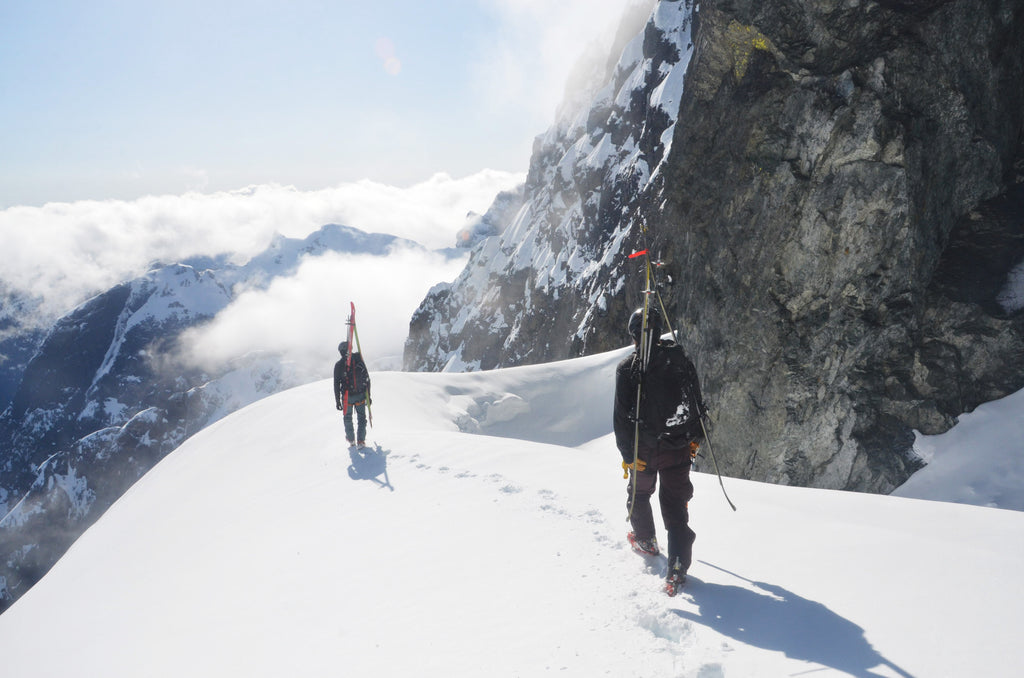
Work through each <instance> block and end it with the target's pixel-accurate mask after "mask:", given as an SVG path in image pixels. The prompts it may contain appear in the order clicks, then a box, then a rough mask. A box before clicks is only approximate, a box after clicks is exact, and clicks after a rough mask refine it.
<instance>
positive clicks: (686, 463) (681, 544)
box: [626, 450, 697, 572]
mask: <svg viewBox="0 0 1024 678" xmlns="http://www.w3.org/2000/svg"><path fill="white" fill-rule="evenodd" d="M640 458H641V459H643V460H644V461H646V462H647V468H646V469H644V470H643V471H641V472H640V473H636V472H635V471H630V473H636V503H635V505H633V507H632V513H631V514H630V523H631V524H632V526H633V533H634V534H635V535H636V536H637V538H638V539H650V538H652V537H654V514H653V512H652V511H651V497H652V496H653V495H654V487H655V485H656V484H657V482H658V477H659V476H660V477H661V488H660V490H659V491H658V501H659V502H660V504H661V518H662V520H664V521H665V531H666V532H667V533H668V560H669V563H670V564H671V563H673V562H674V561H675V558H677V557H678V558H679V560H680V561H681V562H682V566H683V571H684V572H685V571H686V570H688V569H689V567H690V563H691V561H692V560H693V541H694V539H696V537H697V535H696V534H695V533H694V531H693V530H691V529H690V526H689V524H688V523H689V521H690V514H689V511H688V510H687V507H686V504H687V502H688V501H690V499H692V498H693V483H691V482H690V452H689V450H686V451H683V450H655V451H653V452H649V453H646V454H641V455H640ZM626 491H627V495H626V509H627V510H628V509H629V508H630V504H632V503H633V479H632V478H630V480H629V485H628V486H627V488H626Z"/></svg>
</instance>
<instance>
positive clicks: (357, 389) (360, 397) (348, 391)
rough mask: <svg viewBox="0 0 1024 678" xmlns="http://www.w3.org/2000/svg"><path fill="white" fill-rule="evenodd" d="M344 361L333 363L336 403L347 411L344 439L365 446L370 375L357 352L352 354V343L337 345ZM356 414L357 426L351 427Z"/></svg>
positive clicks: (352, 443)
mask: <svg viewBox="0 0 1024 678" xmlns="http://www.w3.org/2000/svg"><path fill="white" fill-rule="evenodd" d="M338 352H339V353H341V360H339V361H338V362H336V363H334V402H335V404H336V405H337V408H338V409H339V410H341V411H342V412H344V415H345V417H344V419H345V439H346V440H347V441H348V444H349V445H350V446H351V445H356V446H358V447H363V446H365V445H366V406H367V404H369V403H371V402H372V400H371V399H370V372H369V370H367V369H366V363H365V362H364V361H363V356H362V354H361V353H359V352H358V351H355V352H352V353H350V352H349V342H347V341H343V342H341V343H340V344H338ZM353 409H354V410H355V412H356V419H357V422H356V423H357V426H358V428H357V427H354V426H353V425H352V410H353Z"/></svg>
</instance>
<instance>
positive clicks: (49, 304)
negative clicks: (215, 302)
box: [0, 170, 525, 366]
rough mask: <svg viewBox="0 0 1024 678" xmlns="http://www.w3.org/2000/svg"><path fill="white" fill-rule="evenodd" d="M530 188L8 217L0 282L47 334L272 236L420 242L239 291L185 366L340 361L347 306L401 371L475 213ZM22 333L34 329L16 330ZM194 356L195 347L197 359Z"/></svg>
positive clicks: (274, 192)
mask: <svg viewBox="0 0 1024 678" xmlns="http://www.w3.org/2000/svg"><path fill="white" fill-rule="evenodd" d="M524 179H525V177H524V175H522V174H519V173H510V172H501V171H494V170H484V171H481V172H478V173H476V174H473V175H470V176H467V177H462V178H453V177H451V176H448V175H446V174H437V175H435V176H433V177H431V178H430V179H428V180H426V181H423V182H420V183H417V184H414V185H412V186H408V187H396V186H389V185H385V184H381V183H375V182H371V181H359V182H353V183H346V184H341V185H338V186H335V187H333V188H326V189H322V190H314V191H302V190H297V189H295V188H293V187H289V186H278V185H261V186H251V187H248V188H245V189H242V190H238V191H228V192H218V193H209V194H204V193H187V194H184V195H162V196H148V197H143V198H139V199H137V200H131V201H119V200H104V201H78V202H71V203H49V204H46V205H44V206H42V207H11V208H8V209H5V210H2V211H0V251H3V252H4V253H5V257H4V258H5V264H4V266H3V269H2V271H0V282H2V283H3V285H4V286H6V288H7V289H9V290H15V291H19V292H22V293H24V294H27V295H30V296H31V297H33V298H36V299H38V300H39V301H40V305H39V309H38V313H39V323H40V324H41V325H43V324H46V323H48V322H52V321H53V319H54V318H56V317H58V316H59V315H61V314H63V313H66V312H68V311H70V310H71V309H73V308H74V307H75V306H77V305H78V304H80V303H81V302H83V301H85V300H86V299H88V298H89V297H91V296H93V295H95V294H98V293H100V292H102V291H104V290H106V289H109V288H110V287H112V286H113V285H116V284H117V283H119V282H122V281H124V280H129V279H132V278H134V277H137V276H139V275H141V274H143V273H145V272H146V271H147V270H149V269H150V268H151V267H153V266H154V265H156V264H158V263H159V264H169V263H174V262H178V261H181V260H185V259H188V258H191V257H196V256H203V255H205V256H220V255H227V256H229V257H230V259H231V260H232V261H233V262H235V263H244V262H245V261H247V260H248V259H249V258H251V257H252V256H254V255H256V254H258V253H259V252H261V251H262V250H264V249H265V248H266V247H267V245H268V244H269V243H270V242H271V240H272V238H273V237H274V235H275V234H276V233H280V234H281V235H284V236H287V237H293V238H302V237H305V236H307V235H309V234H310V233H312V232H314V231H316V230H318V229H319V228H320V227H321V226H323V225H325V224H328V223H337V224H342V225H345V226H351V227H353V228H358V229H360V230H363V231H366V232H369V233H387V234H390V235H395V236H398V237H400V238H405V239H408V240H412V241H415V242H417V243H419V244H421V245H423V247H424V248H426V249H424V250H420V249H415V248H408V247H399V248H396V249H394V250H393V251H392V252H391V254H390V255H389V256H387V257H379V256H370V255H339V254H333V253H332V254H329V255H326V256H321V257H310V258H308V259H306V260H305V261H303V263H302V264H301V265H300V267H299V268H298V270H297V271H296V272H295V273H294V274H293V275H291V276H289V277H287V278H282V279H279V280H277V281H275V282H274V283H273V284H272V285H270V286H269V287H268V288H266V289H262V290H248V291H242V292H241V293H240V294H239V295H238V296H237V298H236V300H235V301H234V302H233V303H232V304H231V305H230V306H228V307H227V308H226V309H224V311H222V312H221V313H220V314H219V315H218V316H217V317H216V318H215V319H214V320H213V322H212V323H210V324H209V325H207V326H205V327H203V328H202V329H199V330H197V331H195V332H193V333H190V334H189V338H190V339H191V340H193V343H192V346H193V348H194V349H195V350H193V351H191V352H190V353H191V355H192V356H193V359H194V360H195V361H197V362H200V363H202V364H204V366H211V363H218V362H220V361H223V360H228V359H231V358H232V357H236V356H239V355H243V354H245V353H248V352H252V351H271V352H274V353H278V354H281V355H282V356H284V357H285V359H287V360H301V361H305V362H310V361H313V362H314V363H317V364H319V362H322V361H323V360H325V359H329V357H330V356H333V355H335V353H334V352H335V347H336V346H337V343H338V341H339V339H340V337H341V336H343V334H344V331H345V325H344V319H345V317H347V313H348V308H349V302H350V301H354V302H355V303H356V305H357V308H358V309H359V310H360V325H359V328H360V339H361V341H362V343H363V345H364V349H365V350H366V351H367V353H368V356H369V357H370V358H376V359H377V360H378V361H384V362H387V363H388V365H390V366H393V365H394V364H395V357H396V356H400V355H401V350H402V346H403V344H404V341H405V337H406V334H407V332H408V323H409V319H410V317H411V315H412V313H413V311H414V310H415V309H416V307H417V306H418V305H419V303H420V301H422V299H423V297H424V296H425V295H426V292H427V291H428V290H429V289H430V287H431V286H433V285H435V284H437V283H439V282H443V281H450V280H452V279H454V278H455V276H456V275H457V274H458V272H459V271H460V270H461V268H462V267H463V266H464V265H465V261H466V259H465V257H464V256H463V257H456V258H451V257H448V256H444V255H442V254H440V253H438V252H435V251H434V250H439V249H443V248H449V247H452V246H454V244H455V239H456V234H457V232H458V230H459V229H460V228H462V227H463V226H464V225H465V223H466V219H467V215H468V214H469V213H470V212H475V213H480V214H482V213H483V212H485V211H486V210H487V208H488V207H489V206H490V204H491V202H492V201H493V200H494V197H495V196H496V195H497V193H499V192H500V191H503V190H508V189H510V188H513V187H515V186H516V185H518V184H519V183H521V182H522V181H523V180H524ZM19 320H20V321H21V322H22V323H23V324H26V325H28V324H31V322H32V319H29V318H20V319H19ZM198 347H201V349H200V348H198Z"/></svg>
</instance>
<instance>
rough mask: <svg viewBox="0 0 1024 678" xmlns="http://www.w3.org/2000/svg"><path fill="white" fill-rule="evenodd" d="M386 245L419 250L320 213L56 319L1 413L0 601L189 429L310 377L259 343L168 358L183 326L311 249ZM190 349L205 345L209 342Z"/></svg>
mask: <svg viewBox="0 0 1024 678" xmlns="http://www.w3.org/2000/svg"><path fill="white" fill-rule="evenodd" d="M396 248H404V249H406V250H408V249H411V248H419V249H420V250H422V249H423V248H422V247H420V246H419V245H417V244H416V243H412V242H411V241H407V240H403V239H400V238H396V237H395V236H390V235H384V234H369V233H364V232H362V231H359V230H357V229H353V228H349V227H346V226H340V225H337V224H329V225H327V226H324V227H322V228H321V229H320V230H318V231H316V232H314V233H312V234H310V235H309V236H308V237H306V238H301V239H300V238H285V237H281V236H279V237H277V238H275V239H274V240H273V242H272V243H271V245H270V246H269V247H268V248H267V249H266V250H265V251H264V252H263V253H261V254H259V255H257V256H255V257H254V258H252V259H251V260H250V261H248V262H247V263H245V264H244V265H232V264H229V263H226V262H225V261H223V260H216V259H210V260H207V261H196V262H194V263H206V264H219V265H220V268H217V269H205V270H204V269H199V268H195V267H194V266H189V265H186V264H171V265H157V266H155V267H154V268H153V269H152V270H151V271H149V272H148V273H147V274H145V275H143V276H140V277H138V278H136V279H134V280H130V281H127V282H124V283H122V284H120V285H117V286H115V287H114V288H112V289H110V290H107V291H106V292H104V293H102V294H99V295H97V296H95V297H93V298H92V299H90V300H88V301H86V302H85V303H83V304H81V305H80V306H79V307H78V308H76V309H74V310H73V311H71V312H70V313H68V314H67V315H65V316H64V317H62V318H60V319H58V320H57V321H56V322H55V323H54V325H53V326H52V327H51V328H50V330H49V332H48V334H47V335H46V336H45V338H44V339H42V340H41V341H40V342H39V345H38V349H37V350H36V351H35V353H34V355H33V356H32V357H31V360H28V361H27V364H26V365H24V366H23V367H22V369H21V371H20V374H18V375H17V376H18V386H17V389H16V390H15V391H14V393H13V395H12V398H11V402H10V406H9V407H6V408H4V409H3V411H2V413H0V611H2V610H3V609H4V608H6V606H7V605H9V604H10V602H11V601H12V600H13V599H14V598H16V597H17V596H19V595H21V594H22V593H23V592H24V591H25V590H27V588H28V587H29V586H31V585H32V583H34V581H35V580H37V579H38V578H39V577H40V576H42V574H43V573H44V572H45V571H46V570H47V569H48V568H49V566H50V565H52V564H53V563H54V562H56V560H57V558H59V557H60V555H61V554H62V553H63V552H64V550H65V549H66V548H67V547H68V545H70V543H71V541H73V540H74V538H75V537H76V536H77V535H78V534H80V533H81V532H82V531H83V530H84V529H85V528H86V527H87V526H88V525H89V524H90V523H91V522H92V521H93V520H95V519H96V517H97V516H98V515H99V514H101V513H102V512H103V511H104V510H106V508H107V507H108V506H109V505H110V504H111V503H113V501H114V500H115V499H117V497H119V496H120V495H121V494H122V493H123V492H124V490H125V489H127V487H128V486H129V485H130V484H131V483H132V482H134V481H135V480H137V479H138V478H139V477H141V476H142V475H143V474H144V473H145V472H146V471H148V470H149V469H150V468H151V467H152V466H153V465H154V464H155V463H156V462H157V461H159V460H160V459H161V458H162V457H163V456H164V455H166V454H167V453H168V452H170V451H171V450H173V449H174V448H175V447H177V446H178V445H179V444H180V443H181V442H182V441H183V440H184V439H185V438H187V437H188V436H189V435H191V434H193V433H195V432H196V431H198V430H200V429H201V428H202V427H203V426H205V425H206V424H208V423H209V422H211V421H215V420H216V419H218V418H219V417H221V416H223V415H224V414H226V413H227V412H230V411H233V410H234V409H237V408H239V407H242V406H244V405H247V404H249V403H251V402H253V401H254V400H256V399H258V398H261V397H263V396H266V395H268V394H270V393H274V392H276V391H279V390H282V389H283V388H287V387H290V386H294V385H296V384H299V383H304V382H306V381H309V380H310V377H309V376H308V375H305V374H302V373H301V369H300V368H299V367H297V366H296V365H295V364H294V362H289V361H287V360H285V359H283V358H281V357H280V356H277V355H274V354H272V352H271V351H262V352H260V351H255V350H254V351H251V352H250V353H249V354H247V355H232V356H230V360H225V361H221V362H220V363H217V362H216V361H209V364H204V365H202V366H197V365H196V364H195V363H194V362H190V361H186V360H183V359H181V357H180V355H181V352H182V351H181V346H182V338H183V337H186V336H188V334H187V332H188V331H189V330H192V329H194V328H196V327H199V326H201V325H203V324H204V323H207V322H208V321H210V320H211V319H212V318H214V317H215V316H217V314H218V313H220V312H221V311H223V310H225V309H226V308H228V307H229V305H230V304H231V303H232V302H233V301H235V300H236V299H238V298H239V296H241V295H243V294H244V293H247V292H252V291H253V290H262V289H266V288H268V287H269V286H270V285H271V284H272V283H273V282H274V281H277V280H281V279H284V278H287V277H288V276H292V275H294V274H295V273H296V271H297V270H298V269H299V267H300V265H301V264H302V263H303V262H305V261H309V260H311V259H312V258H314V257H317V256H319V255H325V254H327V253H339V252H340V253H345V254H348V255H356V254H365V255H369V256H372V257H379V258H383V257H385V256H386V255H389V254H391V253H392V252H393V251H395V250H396ZM332 346H333V343H331V342H326V344H325V348H326V350H327V351H328V352H330V353H333V348H332ZM199 349H200V350H203V351H205V352H206V353H209V352H210V348H209V344H208V343H207V344H206V345H203V344H200V345H199ZM317 375H319V373H317Z"/></svg>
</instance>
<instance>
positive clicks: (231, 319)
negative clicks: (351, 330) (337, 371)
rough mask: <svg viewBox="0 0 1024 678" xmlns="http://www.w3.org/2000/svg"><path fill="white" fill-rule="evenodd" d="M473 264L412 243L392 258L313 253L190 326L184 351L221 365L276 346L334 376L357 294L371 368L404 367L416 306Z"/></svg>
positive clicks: (298, 362)
mask: <svg viewBox="0 0 1024 678" xmlns="http://www.w3.org/2000/svg"><path fill="white" fill-rule="evenodd" d="M465 263H466V260H465V258H464V257H463V258H459V259H455V260H445V258H444V257H442V256H441V255H438V254H435V253H432V252H424V251H422V250H412V249H406V248H399V249H397V250H395V251H394V252H392V253H391V254H390V255H389V256H386V257H375V256H369V255H339V254H336V253H329V254H327V255H324V256H320V257H314V258H308V259H306V260H305V261H304V262H303V263H302V264H301V265H300V267H299V269H298V270H297V271H296V273H295V275H294V276H291V277H289V278H282V279H278V280H276V281H274V283H273V284H271V285H270V287H269V288H267V289H266V290H250V291H248V292H243V293H242V294H240V295H239V297H238V298H237V299H236V300H235V301H234V302H233V303H231V304H230V305H229V306H228V307H227V308H225V309H224V310H223V311H221V312H220V313H219V314H218V315H217V316H216V317H215V318H214V319H213V320H212V321H211V322H210V323H209V324H207V325H205V326H203V327H200V328H196V329H193V330H190V331H189V332H187V333H186V334H185V335H184V336H183V339H182V344H183V352H182V353H183V358H184V359H185V360H187V361H188V362H190V363H193V364H196V365H198V366H200V367H203V368H204V369H208V370H214V371H215V370H217V369H219V368H221V367H223V366H224V365H225V364H227V363H228V362H229V361H231V360H233V359H235V358H237V357H239V356H243V355H246V354H249V353H253V352H268V353H272V354H276V355H280V356H281V359H282V361H284V362H287V363H291V364H292V366H293V367H294V369H295V371H296V372H297V373H298V374H299V375H301V376H302V377H305V378H310V379H312V378H326V377H327V376H329V374H327V373H325V370H329V369H330V367H331V366H332V365H333V364H334V361H335V360H337V359H338V353H337V346H338V343H339V342H340V341H342V340H343V339H344V338H345V337H346V332H347V330H346V324H345V321H346V319H347V318H348V315H349V308H350V307H349V302H350V301H351V302H354V303H355V305H356V314H357V316H356V321H357V328H358V331H359V339H360V343H361V346H362V349H363V354H364V356H365V358H366V360H367V362H368V363H369V365H370V367H371V369H398V368H400V366H401V356H402V350H403V347H404V345H405V338H406V335H407V334H408V332H409V319H410V318H411V317H412V314H413V311H415V310H416V308H417V306H419V304H420V302H421V301H422V300H423V298H424V297H425V296H426V293H427V291H428V290H429V289H430V287H432V286H433V285H435V284H436V283H438V282H441V281H446V280H453V279H454V278H455V277H456V276H457V275H458V273H459V271H461V270H462V268H463V267H464V266H465ZM325 366H326V367H325Z"/></svg>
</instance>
